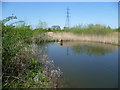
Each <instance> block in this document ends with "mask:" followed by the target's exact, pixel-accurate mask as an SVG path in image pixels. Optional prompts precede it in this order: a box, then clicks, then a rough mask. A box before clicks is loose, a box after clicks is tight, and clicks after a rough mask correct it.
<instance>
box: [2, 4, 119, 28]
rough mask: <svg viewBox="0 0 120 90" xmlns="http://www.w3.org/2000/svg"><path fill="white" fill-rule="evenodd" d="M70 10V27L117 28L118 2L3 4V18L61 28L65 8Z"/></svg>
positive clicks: (64, 17)
mask: <svg viewBox="0 0 120 90" xmlns="http://www.w3.org/2000/svg"><path fill="white" fill-rule="evenodd" d="M67 7H69V8H70V16H71V17H70V22H71V26H74V25H77V24H102V25H106V26H108V25H109V26H110V27H112V28H117V27H118V2H3V3H2V14H3V15H2V16H3V18H5V17H7V16H10V15H12V13H13V14H14V15H16V16H17V17H18V19H19V20H25V21H26V22H27V23H28V24H30V25H32V26H33V27H34V26H35V25H37V24H38V21H39V20H41V21H45V22H47V23H48V26H49V27H51V26H52V25H60V26H61V27H63V26H64V25H65V20H66V8H67Z"/></svg>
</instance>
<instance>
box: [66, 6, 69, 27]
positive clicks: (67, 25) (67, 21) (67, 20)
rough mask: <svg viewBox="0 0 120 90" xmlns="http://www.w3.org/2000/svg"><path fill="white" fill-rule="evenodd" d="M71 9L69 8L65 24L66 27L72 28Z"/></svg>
mask: <svg viewBox="0 0 120 90" xmlns="http://www.w3.org/2000/svg"><path fill="white" fill-rule="evenodd" d="M69 10H70V9H69V8H67V16H66V22H65V27H67V28H69V27H70V13H69Z"/></svg>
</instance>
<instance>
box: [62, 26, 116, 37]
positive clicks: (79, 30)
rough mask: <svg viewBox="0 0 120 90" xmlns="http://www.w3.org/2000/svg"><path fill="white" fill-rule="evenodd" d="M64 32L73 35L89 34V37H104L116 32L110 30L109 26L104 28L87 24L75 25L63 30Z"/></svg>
mask: <svg viewBox="0 0 120 90" xmlns="http://www.w3.org/2000/svg"><path fill="white" fill-rule="evenodd" d="M64 31H66V32H72V33H75V34H88V35H89V34H90V35H105V34H110V33H112V32H115V31H116V30H113V29H111V28H110V27H109V26H108V27H106V26H104V25H100V24H95V25H93V24H89V25H86V26H85V25H77V26H75V27H72V28H69V29H67V30H64Z"/></svg>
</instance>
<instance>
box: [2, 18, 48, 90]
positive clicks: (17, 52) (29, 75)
mask: <svg viewBox="0 0 120 90" xmlns="http://www.w3.org/2000/svg"><path fill="white" fill-rule="evenodd" d="M13 19H17V17H16V16H9V17H7V18H6V19H4V20H2V21H1V25H2V64H3V66H2V71H3V72H2V73H3V75H2V76H3V77H2V82H3V83H2V86H3V88H30V87H40V88H47V87H49V85H48V79H47V77H45V76H44V75H43V74H41V73H42V72H43V68H42V63H41V62H39V61H36V60H35V56H34V55H33V54H32V53H31V52H29V51H28V50H26V49H29V48H32V47H29V44H30V43H31V42H32V39H33V37H34V36H36V33H38V30H32V29H31V28H30V26H28V25H25V23H22V24H20V25H19V26H15V25H14V24H9V25H6V22H8V21H10V20H13ZM40 32H41V30H40V31H39V33H40ZM36 75H39V76H40V80H39V81H38V82H36V81H35V76H36Z"/></svg>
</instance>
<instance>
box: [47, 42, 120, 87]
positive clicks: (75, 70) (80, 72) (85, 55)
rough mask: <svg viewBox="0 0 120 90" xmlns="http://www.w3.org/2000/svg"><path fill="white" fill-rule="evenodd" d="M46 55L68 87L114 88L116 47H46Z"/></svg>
mask: <svg viewBox="0 0 120 90" xmlns="http://www.w3.org/2000/svg"><path fill="white" fill-rule="evenodd" d="M48 56H49V58H50V59H52V60H54V63H55V65H56V66H57V67H59V68H60V69H61V71H62V72H63V78H64V82H65V85H64V87H68V88H117V87H118V46H114V45H109V44H101V43H93V42H91V43H90V42H64V43H50V44H48Z"/></svg>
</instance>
